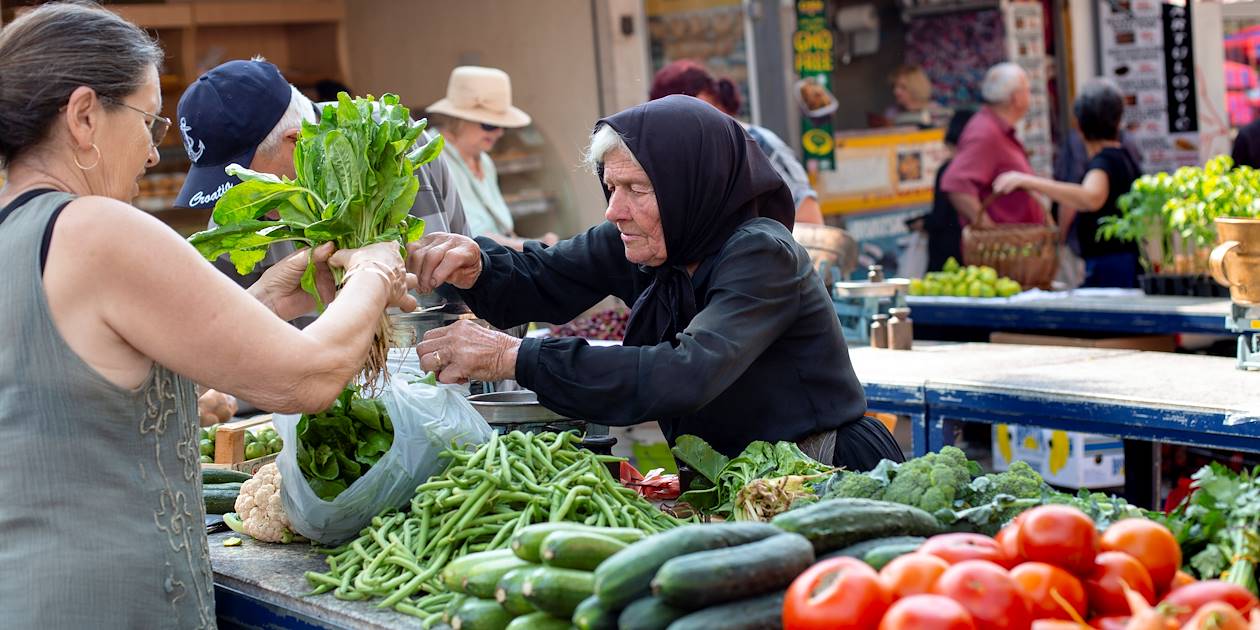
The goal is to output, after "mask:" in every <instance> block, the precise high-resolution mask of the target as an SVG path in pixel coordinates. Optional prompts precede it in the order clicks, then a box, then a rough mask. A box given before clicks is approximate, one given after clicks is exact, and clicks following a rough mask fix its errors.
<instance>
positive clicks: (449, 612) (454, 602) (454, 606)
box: [442, 593, 468, 623]
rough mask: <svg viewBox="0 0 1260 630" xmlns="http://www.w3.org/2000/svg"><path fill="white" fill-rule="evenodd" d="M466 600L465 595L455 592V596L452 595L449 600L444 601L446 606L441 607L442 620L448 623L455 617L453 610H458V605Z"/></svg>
mask: <svg viewBox="0 0 1260 630" xmlns="http://www.w3.org/2000/svg"><path fill="white" fill-rule="evenodd" d="M467 600H468V596H467V595H464V594H462V593H456V594H455V597H452V598H451V601H449V602H447V603H446V608H443V609H442V621H445V622H446V623H450V622H451V620H452V619H454V618H455V612H456V611H458V610H459V607H460V606H462V605H463V604H464V602H465V601H467Z"/></svg>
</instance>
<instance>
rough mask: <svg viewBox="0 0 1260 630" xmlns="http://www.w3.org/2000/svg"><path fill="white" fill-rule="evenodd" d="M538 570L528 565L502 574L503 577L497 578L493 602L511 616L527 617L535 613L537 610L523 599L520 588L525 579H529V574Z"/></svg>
mask: <svg viewBox="0 0 1260 630" xmlns="http://www.w3.org/2000/svg"><path fill="white" fill-rule="evenodd" d="M538 568H539V567H537V566H534V565H528V566H525V567H521V568H517V569H512V570H511V571H508V572H507V573H505V574H503V577H501V578H499V583H498V584H497V585H496V586H495V588H494V600H495V601H497V602H499V605H500V606H502V607H503V609H504V610H506V611H508V612H510V613H512V614H513V615H528V614H529V613H532V612H536V611H537V610H538V609H537V608H534V605H533V604H531V603H529V600H527V599H525V594H524V593H522V592H521V588H522V587H524V586H525V578H527V577H529V574H530V573H533V572H534V571H535V570H537V569H538Z"/></svg>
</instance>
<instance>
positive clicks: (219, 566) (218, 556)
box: [209, 532, 420, 630]
mask: <svg viewBox="0 0 1260 630" xmlns="http://www.w3.org/2000/svg"><path fill="white" fill-rule="evenodd" d="M232 536H235V537H237V538H240V539H242V542H241V544H240V546H238V547H224V546H223V541H224V540H226V539H227V538H229V537H232ZM209 538H210V567H211V569H212V570H213V571H214V597H215V608H216V611H217V615H218V617H219V627H220V628H236V627H246V628H299V629H305V628H330V629H340V628H363V629H369V630H370V629H374V628H382V629H384V628H410V627H417V626H418V625H419V622H420V620H419V619H417V618H415V617H411V616H408V615H404V614H402V613H397V612H394V611H392V610H380V609H378V608H377V607H376V602H347V601H342V600H339V599H337V598H336V597H333V596H332V594H323V595H316V596H314V597H306V596H305V595H306V593H309V592H310V591H311V585H310V584H309V583H308V582H307V581H306V578H305V577H304V576H305V574H306V572H307V571H326V570H327V569H328V567H327V565H326V564H324V555H323V554H320V553H317V552H316V551H315V548H314V547H312V546H311V545H310V544H307V543H294V544H289V545H273V544H267V543H260V542H256V541H254V540H253V539H251V538H249V537H248V536H243V535H240V534H236V533H235V532H223V533H218V534H211V535H210V537H209Z"/></svg>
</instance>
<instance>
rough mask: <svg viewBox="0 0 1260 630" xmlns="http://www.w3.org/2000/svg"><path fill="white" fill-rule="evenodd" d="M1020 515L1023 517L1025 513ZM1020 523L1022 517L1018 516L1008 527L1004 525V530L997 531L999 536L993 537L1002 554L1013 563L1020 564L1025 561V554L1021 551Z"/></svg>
mask: <svg viewBox="0 0 1260 630" xmlns="http://www.w3.org/2000/svg"><path fill="white" fill-rule="evenodd" d="M1020 516H1021V517H1022V516H1023V515H1022V514H1021V515H1020ZM1019 525H1020V518H1019V517H1016V518H1015V520H1013V521H1011V522H1010V523H1009V524H1007V526H1006V527H1003V528H1002V531H1000V532H998V533H997V536H994V537H993V540H995V541H996V542H997V544H998V549H1001V550H1002V555H1003V556H1005V557H1006V559H1007V561H1009V562H1010V563H1011V564H1019V563H1020V562H1023V561H1024V557H1023V555H1021V554H1020V553H1019Z"/></svg>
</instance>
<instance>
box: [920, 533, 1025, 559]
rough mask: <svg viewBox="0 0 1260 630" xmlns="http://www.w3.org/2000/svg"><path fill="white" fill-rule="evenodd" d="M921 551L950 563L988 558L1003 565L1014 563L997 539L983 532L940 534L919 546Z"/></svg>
mask: <svg viewBox="0 0 1260 630" xmlns="http://www.w3.org/2000/svg"><path fill="white" fill-rule="evenodd" d="M919 553H930V554H932V555H934V556H936V557H938V558H942V559H944V560H945V561H946V562H948V563H950V564H958V563H959V562H962V561H963V560H988V561H989V562H992V563H993V564H996V565H1000V566H1002V567H1010V566H1011V565H1013V564H1014V563H1013V562H1012V561H1011V559H1010V558H1007V557H1006V554H1004V553H1002V549H1001V547H998V544H997V541H996V540H993V539H992V538H989V537H988V536H984V535H981V534H965V533H959V534H940V535H938V536H933V537H931V538H929V539H928V541H927V542H925V543H923V546H922V547H919Z"/></svg>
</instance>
